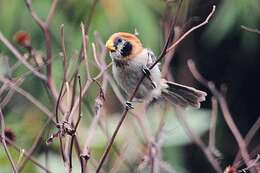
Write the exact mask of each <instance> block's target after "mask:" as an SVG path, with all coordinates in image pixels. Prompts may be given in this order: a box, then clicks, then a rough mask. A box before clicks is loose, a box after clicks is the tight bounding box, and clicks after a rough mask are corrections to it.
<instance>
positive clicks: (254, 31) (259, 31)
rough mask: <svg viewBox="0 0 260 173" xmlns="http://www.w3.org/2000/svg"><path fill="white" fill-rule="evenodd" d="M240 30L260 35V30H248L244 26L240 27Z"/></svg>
mask: <svg viewBox="0 0 260 173" xmlns="http://www.w3.org/2000/svg"><path fill="white" fill-rule="evenodd" d="M241 28H242V29H243V30H245V31H248V32H253V33H256V34H260V30H258V29H253V28H249V27H247V26H244V25H241Z"/></svg>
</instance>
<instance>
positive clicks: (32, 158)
mask: <svg viewBox="0 0 260 173" xmlns="http://www.w3.org/2000/svg"><path fill="white" fill-rule="evenodd" d="M5 140H6V141H7V142H8V143H9V144H10V145H12V147H13V148H14V149H15V150H16V151H17V152H20V151H21V150H22V149H21V148H20V147H18V146H17V145H16V144H15V143H14V142H13V141H12V140H10V139H9V138H5ZM23 155H24V156H25V157H26V158H28V159H29V160H31V161H32V162H33V163H34V164H35V165H36V166H38V167H39V168H41V169H42V170H44V171H46V172H47V171H48V172H49V173H52V171H50V170H49V169H47V168H46V167H45V166H43V165H42V164H41V163H40V162H38V161H37V160H36V159H35V158H34V157H33V156H31V155H29V154H28V152H26V151H25V150H23Z"/></svg>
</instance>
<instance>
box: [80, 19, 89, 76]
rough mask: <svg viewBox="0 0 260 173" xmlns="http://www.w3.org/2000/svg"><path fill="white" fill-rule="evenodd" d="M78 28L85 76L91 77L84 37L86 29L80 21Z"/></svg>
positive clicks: (85, 38)
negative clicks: (80, 34) (79, 29)
mask: <svg viewBox="0 0 260 173" xmlns="http://www.w3.org/2000/svg"><path fill="white" fill-rule="evenodd" d="M80 28H81V33H82V45H83V57H84V60H85V64H86V71H87V78H88V79H91V75H90V72H89V60H88V56H87V37H86V31H85V27H84V24H83V23H81V25H80Z"/></svg>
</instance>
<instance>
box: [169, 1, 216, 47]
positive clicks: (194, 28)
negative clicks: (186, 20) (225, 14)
mask: <svg viewBox="0 0 260 173" xmlns="http://www.w3.org/2000/svg"><path fill="white" fill-rule="evenodd" d="M215 10H216V6H215V5H213V8H212V10H211V12H210V14H209V15H208V17H207V18H206V20H205V21H204V22H202V23H200V24H199V25H196V26H195V27H192V28H191V29H189V30H188V31H187V32H185V33H184V34H183V35H182V36H181V37H180V38H179V39H178V40H177V41H176V42H174V43H173V44H172V45H171V46H170V47H169V48H168V49H167V50H166V52H169V51H171V50H172V49H174V48H175V47H176V46H177V45H179V43H180V42H181V41H182V40H183V39H184V38H185V37H187V36H188V35H189V34H190V33H191V32H193V31H194V30H196V29H198V28H200V27H202V26H204V25H206V24H208V23H209V19H210V18H211V17H212V16H213V14H214V13H215Z"/></svg>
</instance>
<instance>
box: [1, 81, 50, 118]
mask: <svg viewBox="0 0 260 173" xmlns="http://www.w3.org/2000/svg"><path fill="white" fill-rule="evenodd" d="M0 81H2V82H4V83H7V84H8V85H9V86H10V87H11V88H13V89H14V90H15V91H16V92H18V93H19V94H21V95H22V96H24V97H25V98H26V99H28V100H29V101H30V102H31V103H33V104H34V105H35V106H36V107H38V108H39V109H40V110H41V111H42V112H43V113H45V114H46V115H47V116H48V117H51V118H52V113H51V112H50V111H49V110H48V108H46V107H45V106H44V105H43V104H42V103H40V102H39V101H38V100H37V99H36V98H34V97H33V96H32V95H31V94H30V93H28V92H26V91H25V90H23V89H22V88H19V87H18V86H16V85H15V84H13V82H12V81H10V80H9V79H6V78H2V77H0Z"/></svg>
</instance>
